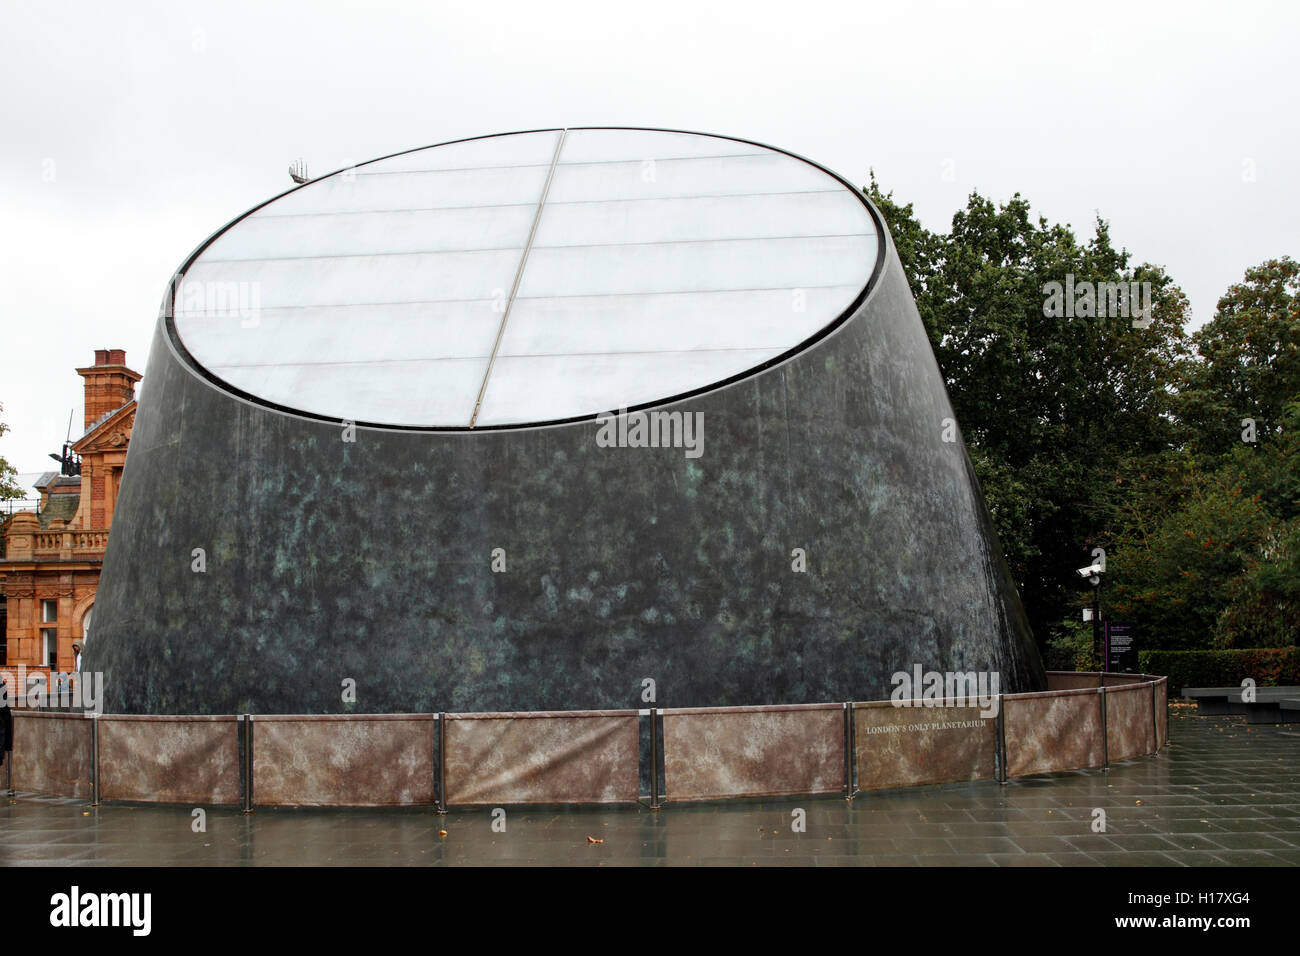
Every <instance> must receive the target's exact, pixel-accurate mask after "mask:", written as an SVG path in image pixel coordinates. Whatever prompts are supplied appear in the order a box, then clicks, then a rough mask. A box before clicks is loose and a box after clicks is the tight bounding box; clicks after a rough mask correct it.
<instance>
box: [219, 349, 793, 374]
mask: <svg viewBox="0 0 1300 956" xmlns="http://www.w3.org/2000/svg"><path fill="white" fill-rule="evenodd" d="M796 344H797V343H796ZM788 348H790V344H789V343H788V342H784V343H781V344H779V345H755V346H746V347H744V348H739V347H736V346H704V347H701V348H698V349H618V350H613V349H611V350H609V351H606V352H520V353H519V354H517V355H502V356H500V357H501V358H503V359H516V358H585V357H588V356H593V355H695V354H698V353H701V352H709V353H720V352H772V351H780V350H783V349H788ZM485 357H486V356H483V355H431V356H428V357H427V358H401V359H336V360H326V359H322V360H320V361H316V362H275V363H272V362H226V363H223V364H221V365H214V366H212V369H213V371H216V370H217V369H220V370H222V371H232V372H233V371H238V370H239V369H243V368H314V367H316V366H320V365H328V366H331V367H338V366H344V365H364V366H366V367H370V366H373V365H410V364H412V363H415V362H425V363H428V362H481V361H483V359H484V358H485Z"/></svg>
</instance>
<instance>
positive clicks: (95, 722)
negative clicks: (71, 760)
mask: <svg viewBox="0 0 1300 956" xmlns="http://www.w3.org/2000/svg"><path fill="white" fill-rule="evenodd" d="M86 716H87V717H88V718H89V719H90V805H91V806H92V807H97V806H99V715H98V714H86Z"/></svg>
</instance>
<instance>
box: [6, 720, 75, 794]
mask: <svg viewBox="0 0 1300 956" xmlns="http://www.w3.org/2000/svg"><path fill="white" fill-rule="evenodd" d="M93 729H94V728H93V727H92V726H91V723H90V721H89V720H88V719H87V718H85V717H83V716H82V715H81V714H51V713H35V712H30V711H17V710H16V711H14V752H13V761H14V767H13V772H14V777H13V781H14V788H15V789H17V790H31V791H34V792H36V793H57V794H60V795H62V796H67V797H88V796H90V790H91V784H90V734H91V731H92V730H93Z"/></svg>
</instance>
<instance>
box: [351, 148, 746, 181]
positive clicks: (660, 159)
mask: <svg viewBox="0 0 1300 956" xmlns="http://www.w3.org/2000/svg"><path fill="white" fill-rule="evenodd" d="M430 148H434V149H436V148H437V147H430ZM762 155H763V154H762V153H718V154H717V155H714V156H655V157H653V159H654V161H655V162H656V163H675V162H679V161H681V160H696V159H742V158H743V159H749V158H751V157H754V156H762ZM643 162H645V160H643V159H583V160H579V161H577V162H573V163H565V164H564V165H565V166H570V167H572V166H613V165H616V164H618V163H643ZM545 168H546V164H545V163H498V164H494V165H491V166H448V167H446V168H444V169H361V168H360V167H354V168H353V175H355V176H405V175H406V174H408V173H476V172H479V171H480V170H484V169H545Z"/></svg>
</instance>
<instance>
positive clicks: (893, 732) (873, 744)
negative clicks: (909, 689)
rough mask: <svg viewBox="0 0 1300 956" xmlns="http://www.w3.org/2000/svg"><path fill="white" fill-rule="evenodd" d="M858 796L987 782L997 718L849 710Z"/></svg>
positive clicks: (993, 767)
mask: <svg viewBox="0 0 1300 956" xmlns="http://www.w3.org/2000/svg"><path fill="white" fill-rule="evenodd" d="M853 723H854V750H855V757H856V759H857V768H858V789H859V790H882V789H886V788H889V787H912V786H917V785H920V784H928V783H957V782H960V781H965V780H992V779H994V778H995V777H996V776H997V746H998V732H997V718H996V717H992V716H989V717H981V716H980V710H979V708H978V707H896V706H894V704H893V703H892V702H888V701H883V702H882V701H876V702H872V703H865V704H854V705H853Z"/></svg>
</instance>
